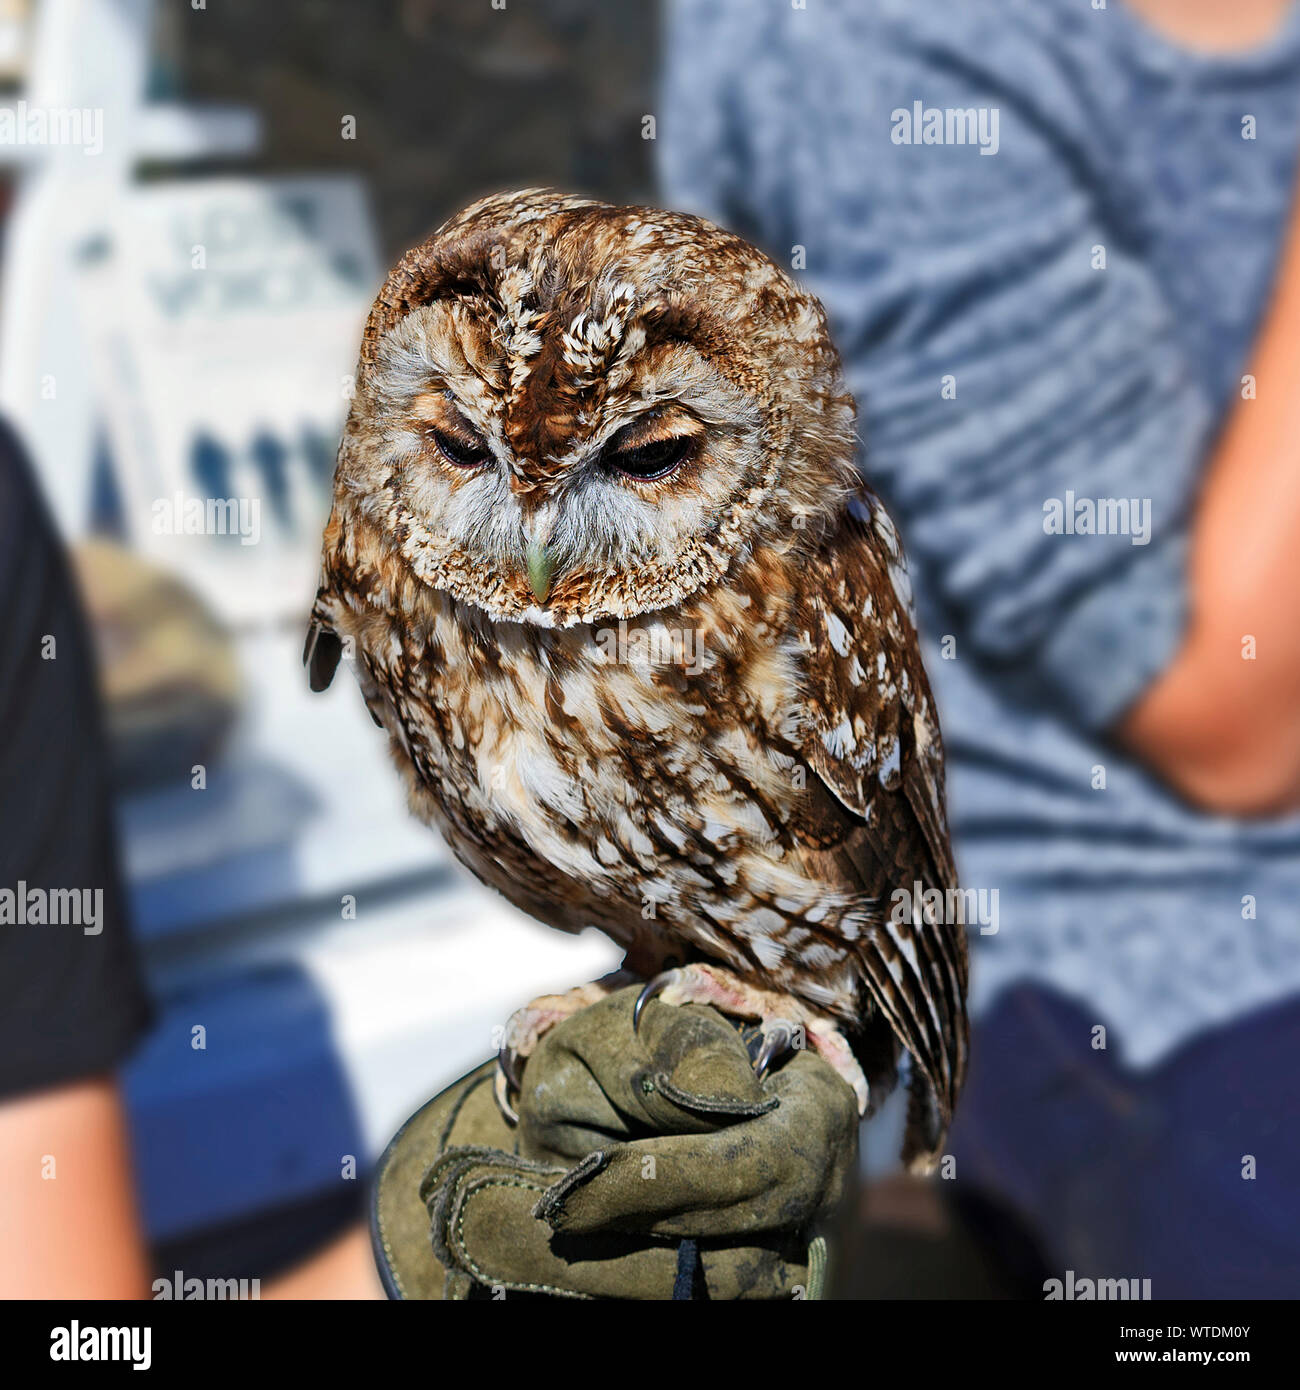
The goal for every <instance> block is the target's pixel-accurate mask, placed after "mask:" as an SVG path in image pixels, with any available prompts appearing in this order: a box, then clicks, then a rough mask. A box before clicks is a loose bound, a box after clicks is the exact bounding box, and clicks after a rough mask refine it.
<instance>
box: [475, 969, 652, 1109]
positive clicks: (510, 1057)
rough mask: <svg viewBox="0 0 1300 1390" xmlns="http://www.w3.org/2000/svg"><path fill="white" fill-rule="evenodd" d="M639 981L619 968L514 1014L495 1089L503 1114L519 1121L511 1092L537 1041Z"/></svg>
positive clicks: (504, 1039) (505, 1032) (543, 997)
mask: <svg viewBox="0 0 1300 1390" xmlns="http://www.w3.org/2000/svg"><path fill="white" fill-rule="evenodd" d="M635 983H636V977H635V976H634V975H631V974H629V973H628V972H627V971H625V970H616V971H614V972H613V974H611V975H605V976H604V977H603V978H601V979H599V980H592V981H591V983H590V984H585V985H578V986H576V987H575V988H574V989H570V990H566V991H565V992H564V993H563V994H543V995H541V996H540V997H538V998H537V999H534V1000H533V1002H532V1003H531V1004H525V1005H524V1007H523V1008H522V1009H516V1010H515V1011H514V1013H512V1014H511V1015H510V1017H509V1019H508V1020H507V1021H506V1026H505V1029H504V1030H503V1037H502V1042H501V1047H500V1049H499V1050H498V1052H497V1072H496V1078H495V1080H494V1082H493V1089H494V1093H495V1095H496V1101H497V1105H498V1107H499V1108H500V1110H501V1113H502V1114H503V1115H504V1116H505V1117H506V1119H507V1120H509V1121H510V1123H511V1124H517V1123H518V1120H519V1116H518V1115H517V1114H516V1113H515V1108H514V1106H513V1105H511V1103H510V1095H511V1092H517V1091H518V1090H519V1087H520V1084H521V1078H522V1076H523V1062H524V1059H526V1058H527V1057H528V1056H530V1055H531V1053H532V1052H533V1051H534V1050H535V1049H536V1047H537V1044H538V1043H539V1042H541V1040H542V1039H543V1038H544V1037H545V1036H546V1034H547V1033H549V1032H550V1031H551V1029H552V1028H554V1027H555V1025H556V1024H557V1023H563V1022H564V1020H565V1019H566V1018H569V1017H571V1016H572V1015H573V1014H576V1013H581V1012H582V1010H583V1009H585V1008H586V1007H587V1006H588V1005H589V1004H595V1003H598V1002H599V1001H600V1000H601V999H603V998H604V997H605V996H606V995H607V994H612V993H613V992H614V990H616V989H623V988H625V987H626V986H627V985H630V984H635Z"/></svg>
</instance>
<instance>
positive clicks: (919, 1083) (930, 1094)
mask: <svg viewBox="0 0 1300 1390" xmlns="http://www.w3.org/2000/svg"><path fill="white" fill-rule="evenodd" d="M907 1091H908V1099H907V1130H906V1133H905V1134H904V1137H903V1164H904V1166H905V1167H906V1168H907V1170H908V1171H909V1172H911V1173H915V1174H917V1175H918V1176H921V1177H924V1176H925V1175H927V1174H929V1173H933V1172H934V1170H935V1169H936V1168H937V1167H938V1166H939V1160H940V1159H941V1158H942V1157H943V1153H942V1149H943V1143H944V1140H945V1139H946V1138H947V1137H948V1122H947V1120H946V1119H945V1117H944V1115H943V1111H942V1109H941V1107H940V1105H939V1098H938V1096H937V1095H936V1094H935V1091H934V1087H933V1086H932V1085H931V1084H930V1081H929V1078H928V1077H927V1076H926V1074H925V1072H924V1071H923V1070H922V1069H921V1068H920V1067H918V1066H917V1065H916V1063H915V1061H913V1063H912V1067H911V1074H910V1075H909V1077H908V1079H907Z"/></svg>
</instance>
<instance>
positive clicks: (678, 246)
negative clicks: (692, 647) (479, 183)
mask: <svg viewBox="0 0 1300 1390" xmlns="http://www.w3.org/2000/svg"><path fill="white" fill-rule="evenodd" d="M852 459H853V406H852V401H851V400H850V398H849V397H848V395H847V394H846V392H845V388H844V385H843V381H842V376H841V371H840V364H839V360H838V357H837V356H836V353H835V350H834V348H833V347H832V346H831V343H830V339H829V336H828V334H827V330H826V319H825V314H824V312H823V310H822V308H821V305H820V304H819V303H818V302H817V301H816V299H814V298H813V297H812V296H810V295H808V294H807V293H805V292H804V291H802V290H801V289H799V288H798V287H797V286H796V285H795V284H794V283H793V282H792V281H791V280H790V279H789V278H788V277H787V276H786V275H785V274H783V273H782V272H781V271H780V270H779V269H778V268H777V267H776V266H775V265H773V264H772V262H771V261H769V260H768V259H767V258H766V257H765V256H763V255H762V254H761V253H760V252H758V251H756V250H755V249H754V248H753V247H751V246H750V245H748V244H747V243H746V242H744V241H742V240H740V239H739V238H738V237H735V236H732V235H730V234H728V233H726V232H724V231H722V230H721V229H719V228H718V227H715V226H713V225H712V224H710V223H707V222H703V221H701V220H699V219H697V218H693V217H688V216H684V215H682V214H679V213H670V212H661V211H656V210H653V209H649V208H632V207H612V206H610V205H608V204H605V203H599V202H593V201H589V200H586V199H582V198H577V197H571V196H563V195H559V194H555V193H551V192H546V191H538V190H533V191H529V192H524V193H516V194H509V195H498V196H494V197H491V198H487V199H484V200H483V201H481V202H479V203H476V204H474V205H473V206H472V207H470V208H468V209H467V210H466V211H465V212H463V213H461V214H460V215H459V216H457V217H455V218H453V219H452V220H451V221H450V222H448V223H447V224H445V225H444V226H443V227H442V228H440V229H439V230H438V231H437V232H436V233H435V234H434V235H433V236H432V237H431V238H430V239H429V240H428V241H427V242H425V243H424V245H422V246H420V247H418V248H416V249H415V250H414V251H411V252H409V253H408V254H407V255H406V256H405V257H404V258H403V259H402V260H401V261H400V262H399V263H398V264H397V266H396V267H395V268H394V269H393V271H392V273H391V274H390V275H389V277H388V280H387V282H386V283H385V285H384V288H383V290H382V291H381V293H380V295H379V297H378V299H377V300H376V301H375V305H374V308H373V310H372V311H371V315H370V320H369V323H368V325H367V328H366V335H365V340H364V343H363V346H362V352H361V363H360V368H359V371H358V378H357V387H356V395H355V398H354V402H353V408H352V411H351V414H350V416H349V419H348V424H347V429H346V431H345V434H344V439H343V445H342V448H341V450H340V455H339V467H338V473H337V476H336V483H335V515H334V521H333V523H332V524H333V525H334V526H335V527H336V528H338V530H339V531H340V532H342V533H343V534H346V532H347V529H348V527H349V523H350V522H351V521H353V520H354V519H355V520H356V521H357V522H358V523H360V524H363V525H364V524H365V523H369V527H368V528H367V529H373V533H374V534H375V535H377V536H378V537H379V538H380V543H381V544H382V545H383V546H385V547H387V548H389V549H390V550H391V558H392V560H393V561H394V562H396V563H400V564H401V565H403V566H404V567H405V572H406V573H407V574H408V575H410V576H413V577H414V579H415V580H417V581H418V582H419V583H421V584H425V585H428V586H430V587H432V588H434V589H438V590H442V591H445V592H449V593H450V594H452V595H453V596H454V597H456V598H457V599H460V600H462V601H463V602H465V603H468V604H472V605H474V606H476V607H478V608H480V609H482V610H484V611H485V612H487V613H488V614H489V615H491V616H492V617H495V618H504V619H509V620H515V621H522V622H533V623H540V624H544V625H550V626H569V625H571V624H574V623H579V622H592V621H597V620H602V619H606V618H624V617H634V616H637V615H640V614H643V613H648V612H652V611H655V610H659V609H662V608H666V607H670V606H675V605H677V604H679V603H681V602H682V601H683V600H684V599H686V598H687V597H688V596H689V595H691V594H692V593H694V592H695V591H697V590H699V589H701V588H703V587H704V586H706V585H708V584H710V583H712V582H714V581H715V580H716V579H718V578H719V577H720V576H722V575H723V574H724V573H725V572H726V571H727V569H728V568H729V567H730V566H731V565H732V564H734V563H735V562H736V561H737V560H738V559H739V558H741V557H743V556H744V555H746V554H752V553H753V552H754V550H755V549H756V548H757V547H759V546H760V545H761V544H764V543H767V544H777V545H797V544H800V543H804V538H806V537H808V536H810V535H814V534H816V533H817V532H818V531H819V530H820V528H821V527H822V526H823V525H824V524H825V523H826V522H827V521H828V520H829V519H830V518H831V517H832V516H833V515H834V514H835V513H836V512H837V511H838V510H839V508H840V507H841V506H842V503H843V499H844V496H845V494H846V492H847V491H849V490H850V489H851V488H852V487H853V485H854V483H855V481H856V474H855V471H854V467H853V462H852ZM363 519H364V521H363Z"/></svg>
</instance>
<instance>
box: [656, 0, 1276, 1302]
mask: <svg viewBox="0 0 1300 1390" xmlns="http://www.w3.org/2000/svg"><path fill="white" fill-rule="evenodd" d="M665 52H666V80H665V90H664V99H663V101H662V104H661V116H660V121H659V131H658V135H659V140H658V151H659V156H660V160H661V173H662V180H663V198H664V201H665V202H666V203H668V204H669V205H671V206H674V207H682V208H685V209H687V210H690V211H694V212H698V213H702V214H703V215H705V216H708V217H710V218H712V219H713V220H715V221H718V222H720V223H722V224H724V225H726V226H728V227H731V228H733V229H734V230H736V231H738V232H739V233H741V234H742V235H745V236H747V237H749V238H751V239H752V240H754V241H756V242H757V243H758V244H759V245H761V246H763V247H765V248H766V249H767V250H768V251H769V252H770V253H772V254H774V255H775V256H776V258H777V259H778V260H779V261H782V262H783V263H785V264H787V265H791V266H792V267H793V268H794V270H795V271H796V273H798V274H801V275H802V276H803V277H804V278H805V279H806V281H807V282H808V284H809V286H810V288H811V289H813V290H814V291H815V292H816V293H817V294H818V296H819V297H820V298H821V299H822V301H823V303H824V304H825V305H826V307H827V309H828V311H829V313H830V316H831V322H832V329H833V332H834V334H835V337H836V341H837V342H838V344H839V347H840V349H841V351H842V353H843V355H844V358H845V365H846V369H847V373H848V380H849V385H850V387H851V389H852V390H853V392H854V394H855V396H856V397H857V400H858V402H859V407H860V412H861V416H860V421H859V425H860V432H861V435H862V438H863V441H864V446H865V458H864V467H865V472H866V474H867V476H868V478H869V479H870V480H871V482H872V483H873V484H874V485H875V486H876V487H877V488H878V489H879V490H880V491H881V493H882V494H883V496H884V499H885V501H886V503H887V505H888V506H889V508H890V510H891V512H892V514H893V515H894V516H895V518H896V519H897V521H898V523H899V526H900V529H901V530H902V532H903V537H904V540H905V542H906V543H907V547H908V552H909V557H910V560H911V563H912V580H913V583H914V585H915V588H916V599H917V604H918V609H919V617H920V626H921V630H922V633H923V635H924V636H926V637H927V639H928V641H929V643H930V644H931V646H930V650H928V651H927V656H926V665H927V668H928V670H929V671H930V673H931V678H932V680H933V682H934V685H935V687H936V690H937V695H938V699H939V704H940V714H941V718H942V723H943V732H944V737H945V745H946V749H947V757H948V778H949V803H950V813H951V819H952V825H953V832H954V843H955V847H956V851H957V860H958V868H959V871H960V874H961V878H962V882H963V884H964V885H965V886H967V887H968V888H974V889H975V890H977V892H984V893H986V895H987V896H986V897H985V899H984V900H983V901H984V903H986V904H988V905H990V907H989V909H988V910H984V909H981V913H980V917H981V920H979V921H978V922H975V923H972V924H971V930H972V933H973V936H974V946H975V960H974V966H973V972H974V980H973V985H974V996H975V1003H976V1006H977V1010H978V1018H979V1022H978V1025H977V1028H976V1032H975V1037H974V1040H973V1045H972V1056H973V1075H972V1078H971V1081H970V1083H969V1084H968V1087H967V1091H966V1094H965V1096H964V1097H963V1099H962V1102H961V1104H960V1106H959V1109H958V1113H957V1123H956V1126H955V1129H954V1132H953V1135H952V1139H951V1142H950V1149H951V1151H952V1153H953V1154H954V1156H955V1158H956V1177H957V1180H958V1186H959V1189H960V1188H965V1189H966V1190H967V1191H973V1190H982V1191H984V1192H987V1193H990V1194H994V1195H995V1196H997V1197H999V1198H1001V1199H1003V1200H1006V1201H1009V1202H1011V1203H1012V1204H1013V1205H1014V1206H1015V1207H1016V1208H1017V1209H1018V1210H1019V1211H1020V1212H1021V1213H1023V1214H1024V1215H1025V1216H1026V1217H1027V1218H1028V1219H1029V1220H1030V1221H1031V1223H1032V1225H1033V1227H1034V1228H1035V1230H1036V1231H1037V1233H1038V1235H1039V1237H1040V1239H1041V1240H1042V1241H1043V1242H1044V1243H1045V1245H1046V1248H1047V1251H1048V1253H1049V1256H1050V1260H1051V1262H1052V1265H1053V1269H1052V1273H1053V1274H1054V1275H1056V1276H1057V1277H1058V1278H1060V1279H1062V1280H1064V1279H1065V1276H1066V1271H1067V1270H1073V1271H1075V1273H1076V1274H1077V1275H1078V1276H1080V1277H1084V1276H1089V1277H1143V1278H1149V1279H1150V1280H1151V1287H1152V1291H1153V1294H1154V1296H1155V1297H1157V1298H1171V1297H1197V1296H1204V1297H1214V1296H1223V1297H1268V1296H1277V1295H1280V1294H1287V1293H1289V1294H1294V1292H1295V1280H1296V1270H1297V1268H1300V1184H1297V1183H1296V1182H1295V1177H1296V1171H1295V1167H1296V1157H1295V1156H1296V1154H1297V1153H1298V1152H1300V1083H1298V1082H1297V1080H1296V1077H1295V1073H1294V1068H1293V1067H1292V1066H1291V1065H1290V1056H1291V1053H1292V1051H1293V1047H1294V1044H1295V1043H1296V1042H1297V1041H1300V1001H1298V1000H1297V989H1298V987H1300V951H1298V950H1297V949H1296V936H1297V932H1296V918H1297V909H1296V903H1297V901H1300V816H1298V815H1297V811H1298V810H1300V467H1298V466H1297V464H1298V463H1300V459H1298V458H1297V453H1298V452H1300V210H1297V208H1296V205H1295V202H1294V197H1293V186H1294V180H1295V172H1296V159H1297V151H1298V150H1300V7H1297V6H1296V5H1294V4H1290V3H1286V0H1241V3H1238V4H1235V5H1233V6H1231V7H1226V6H1221V5H1218V4H1216V3H1213V0H1188V2H1187V3H1180V0H1129V3H1128V4H1124V3H1121V0H1110V3H1109V5H1106V4H1105V3H1104V0H1094V3H1092V4H1089V3H1088V0H925V3H917V2H916V0H877V2H876V3H873V4H871V5H859V4H853V3H849V0H819V3H817V4H816V5H809V6H807V7H803V6H802V5H792V4H790V3H788V0H764V3H761V4H753V3H750V2H749V0H675V3H672V4H670V6H669V12H668V26H667V42H666V48H665ZM870 1137H871V1136H870V1130H868V1133H867V1142H868V1144H870Z"/></svg>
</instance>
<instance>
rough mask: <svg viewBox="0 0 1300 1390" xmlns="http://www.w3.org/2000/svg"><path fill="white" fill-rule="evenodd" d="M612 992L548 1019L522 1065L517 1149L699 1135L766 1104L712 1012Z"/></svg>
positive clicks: (742, 1050) (569, 1150)
mask: <svg viewBox="0 0 1300 1390" xmlns="http://www.w3.org/2000/svg"><path fill="white" fill-rule="evenodd" d="M639 992H640V991H639V989H637V988H635V987H633V988H631V989H627V990H620V991H618V992H617V993H616V994H613V995H610V996H609V997H608V998H607V999H604V1000H601V1001H600V1002H599V1003H597V1004H593V1005H591V1006H590V1007H589V1008H587V1009H584V1010H582V1012H581V1013H578V1014H575V1015H574V1016H573V1017H572V1018H569V1019H566V1020H565V1021H564V1022H563V1023H561V1024H559V1025H557V1026H556V1027H555V1028H554V1029H553V1030H552V1031H551V1032H550V1033H548V1034H547V1035H546V1036H545V1037H544V1038H543V1039H542V1041H541V1043H540V1045H539V1046H538V1048H537V1051H536V1052H535V1053H534V1054H533V1056H532V1057H530V1058H529V1060H528V1062H527V1065H526V1067H525V1070H524V1077H523V1087H522V1090H521V1093H520V1096H519V1099H518V1102H517V1105H518V1110H519V1114H520V1118H521V1125H520V1148H521V1150H522V1151H523V1152H526V1153H529V1154H530V1155H532V1156H534V1157H543V1156H554V1155H563V1156H565V1157H568V1158H574V1159H576V1158H579V1157H581V1156H582V1155H584V1154H586V1153H589V1152H590V1151H591V1150H592V1149H593V1148H596V1147H598V1146H599V1145H601V1144H608V1143H609V1142H610V1140H611V1139H620V1138H621V1139H633V1138H637V1137H641V1136H644V1135H645V1134H647V1133H655V1132H658V1133H701V1132H706V1131H708V1130H710V1129H713V1128H717V1127H718V1126H720V1125H727V1124H731V1123H734V1122H735V1121H736V1120H739V1119H746V1118H750V1117H752V1116H755V1115H759V1114H763V1113H766V1112H767V1111H768V1110H771V1109H773V1108H774V1106H775V1102H774V1101H773V1100H772V1098H771V1097H770V1096H768V1095H767V1094H765V1092H764V1090H763V1087H762V1084H761V1083H760V1082H759V1080H758V1078H757V1077H756V1076H755V1075H754V1069H753V1066H752V1065H751V1063H750V1059H749V1053H748V1051H747V1049H746V1047H745V1044H744V1041H743V1040H742V1038H741V1036H740V1034H739V1033H738V1032H737V1030H736V1029H735V1028H734V1027H733V1026H732V1025H731V1024H730V1023H728V1022H727V1021H726V1020H725V1019H724V1018H722V1016H721V1015H720V1014H718V1013H716V1012H715V1011H714V1010H713V1009H708V1008H701V1007H698V1006H694V1005H689V1006H686V1007H681V1008H678V1007H673V1006H671V1005H666V1004H661V1003H659V1002H658V1001H652V1002H651V1003H650V1004H649V1005H648V1006H647V1007H646V1009H645V1011H644V1013H643V1015H642V1019H641V1027H640V1030H639V1032H637V1031H634V1030H633V1027H632V1010H633V1006H634V1004H635V1002H636V998H637V995H638V994H639Z"/></svg>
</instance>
